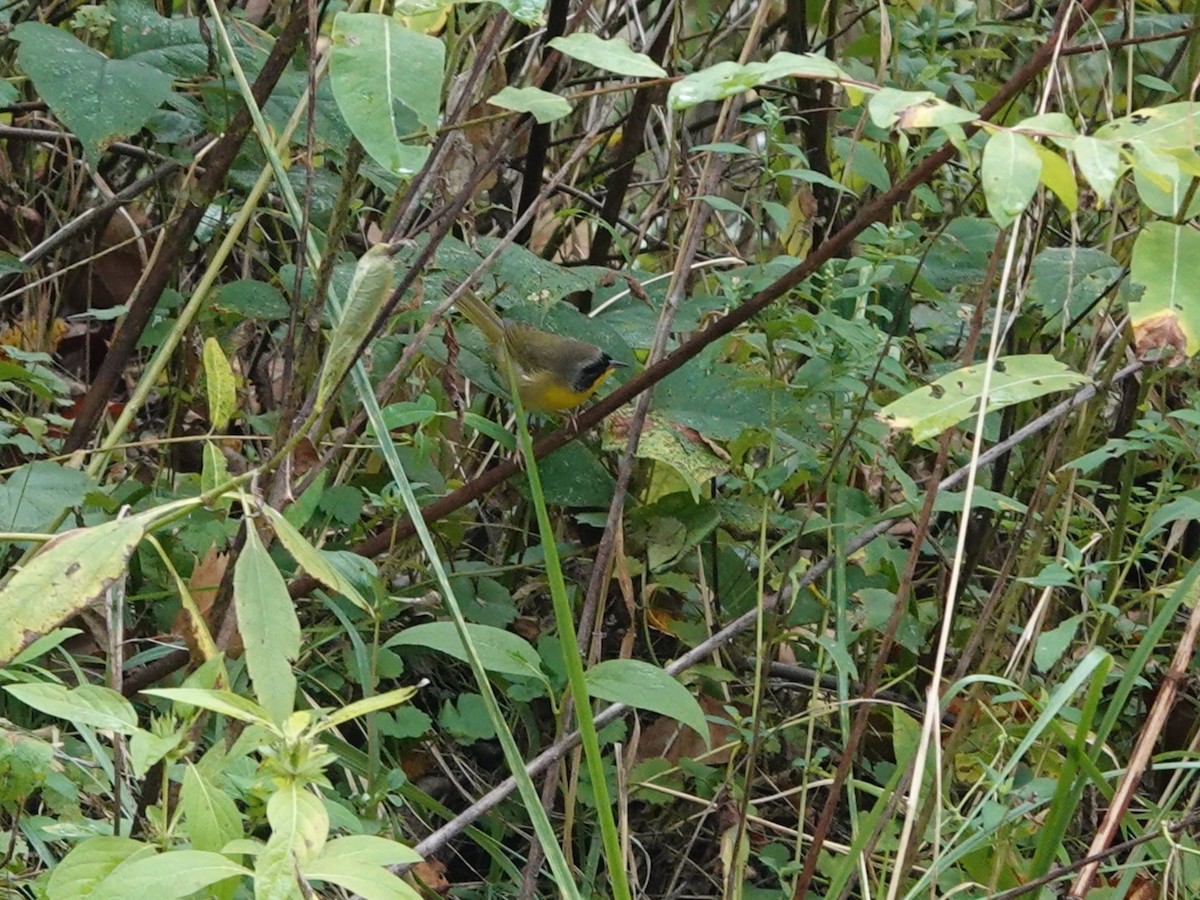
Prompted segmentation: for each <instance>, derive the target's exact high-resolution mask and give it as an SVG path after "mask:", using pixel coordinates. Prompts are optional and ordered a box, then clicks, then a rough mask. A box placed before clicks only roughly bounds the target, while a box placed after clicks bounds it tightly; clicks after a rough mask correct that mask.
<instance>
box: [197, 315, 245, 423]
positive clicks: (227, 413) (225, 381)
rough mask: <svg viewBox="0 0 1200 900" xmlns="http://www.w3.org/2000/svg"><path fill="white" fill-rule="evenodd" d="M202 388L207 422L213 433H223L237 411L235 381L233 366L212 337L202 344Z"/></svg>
mask: <svg viewBox="0 0 1200 900" xmlns="http://www.w3.org/2000/svg"><path fill="white" fill-rule="evenodd" d="M203 358H204V386H205V389H206V390H207V392H208V420H209V421H210V422H211V423H212V427H213V429H214V430H215V431H224V430H225V426H226V425H228V424H229V420H230V419H231V418H233V414H234V412H236V411H237V379H236V378H234V376H233V366H231V365H230V364H229V360H228V359H227V358H226V356H225V351H224V350H222V349H221V344H220V342H219V341H218V340H217V339H216V338H213V337H210V338H208V339H207V340H205V342H204V353H203Z"/></svg>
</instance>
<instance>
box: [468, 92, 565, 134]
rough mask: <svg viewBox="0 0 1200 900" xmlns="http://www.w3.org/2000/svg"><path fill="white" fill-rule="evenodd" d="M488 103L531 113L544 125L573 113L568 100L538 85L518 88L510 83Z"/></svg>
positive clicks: (490, 98) (489, 99)
mask: <svg viewBox="0 0 1200 900" xmlns="http://www.w3.org/2000/svg"><path fill="white" fill-rule="evenodd" d="M488 103H490V104H492V106H499V107H500V108H501V109H511V110H513V111H514V112H522V113H529V114H530V115H531V116H533V118H534V119H536V120H537V121H538V123H539V124H542V125H545V124H546V123H547V122H553V121H554V120H555V119H561V118H563V117H564V116H569V115H570V114H571V104H570V102H569V101H568V100H565V99H564V98H562V97H560V96H558V94H552V93H550V92H549V91H543V90H542V89H541V88H536V87H523V88H517V87H513V86H512V85H509V86H508V87H506V88H504V89H503V90H501V91H500V92H499V93H496V94H493V95H492V96H491V97H489V98H488Z"/></svg>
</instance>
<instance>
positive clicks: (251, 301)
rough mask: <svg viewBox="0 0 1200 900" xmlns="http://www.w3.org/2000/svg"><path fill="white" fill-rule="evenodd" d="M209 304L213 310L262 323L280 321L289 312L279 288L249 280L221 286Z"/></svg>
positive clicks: (245, 279) (213, 294) (214, 292)
mask: <svg viewBox="0 0 1200 900" xmlns="http://www.w3.org/2000/svg"><path fill="white" fill-rule="evenodd" d="M209 303H210V305H211V306H212V307H213V309H217V310H221V311H226V312H231V313H235V314H236V315H238V316H240V317H241V318H244V319H259V320H261V321H264V322H279V321H282V320H283V319H286V318H287V317H288V315H289V314H290V312H291V309H290V308H289V307H288V302H287V300H285V299H284V296H283V294H282V293H280V290H279V288H277V287H275V286H274V285H273V284H267V283H265V282H262V281H254V280H253V279H249V278H244V279H242V280H240V281H231V282H229V283H227V284H223V285H221V286H220V287H219V288H218V289H217V290H215V291H213V293H212V297H211V299H210V301H209Z"/></svg>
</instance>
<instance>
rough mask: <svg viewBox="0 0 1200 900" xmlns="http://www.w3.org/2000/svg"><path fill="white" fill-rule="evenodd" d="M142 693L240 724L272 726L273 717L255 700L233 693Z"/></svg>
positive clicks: (161, 690) (174, 690) (178, 690)
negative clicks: (205, 710) (196, 708)
mask: <svg viewBox="0 0 1200 900" xmlns="http://www.w3.org/2000/svg"><path fill="white" fill-rule="evenodd" d="M142 693H143V694H146V695H148V696H150V697H162V698H163V699H164V700H170V701H171V702H172V703H182V704H186V705H187V706H195V707H198V708H199V709H207V710H208V711H209V712H215V713H220V714H221V715H223V716H229V718H231V719H237V720H238V721H240V722H251V723H254V724H256V725H267V726H269V725H270V724H271V716H270V714H269V713H268V712H267V711H266V710H265V709H263V708H262V707H261V706H259V705H258V704H257V703H255V702H254V701H253V700H249V699H247V698H246V697H241V696H239V695H237V694H235V693H233V692H232V691H209V690H203V689H201V688H151V689H147V690H144V691H142Z"/></svg>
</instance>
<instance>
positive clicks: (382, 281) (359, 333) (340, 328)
mask: <svg viewBox="0 0 1200 900" xmlns="http://www.w3.org/2000/svg"><path fill="white" fill-rule="evenodd" d="M395 272H396V260H395V258H394V257H393V256H392V254H391V252H390V250H389V249H388V246H387V244H375V245H374V246H373V247H371V249H369V250H368V251H367V252H366V253H364V254H363V255H362V257H361V258H360V259H359V260H358V264H357V265H356V266H355V267H354V277H353V279H351V281H350V290H349V291H348V292H347V294H346V303H345V306H344V308H343V309H342V316H341V319H339V320H338V322H337V324H336V325H334V327H333V333H332V334H331V335H330V336H329V349H328V350H327V351H326V352H325V365H324V367H323V368H322V369H321V379H320V381H319V382H318V385H317V400H316V406H317V409H323V408H324V407H325V404H326V403H328V402H329V399H330V398H331V397H332V396H333V392H334V391H335V390H336V389H337V386H338V385H339V384H340V383H341V381H342V377H343V376H344V375H345V374H346V372H347V371H349V369H350V366H351V365H353V364H354V362H355V356H354V354H355V353H357V352H358V350H359V345H360V344H361V343H362V342H363V340H364V339H365V338H366V336H367V334H368V333H369V332H370V330H371V326H372V325H374V324H375V318H376V317H377V316H378V315H379V313H380V311H381V310H382V309H383V305H384V303H385V302H386V301H387V298H388V294H389V293H390V291H391V289H392V278H393V276H394V275H395Z"/></svg>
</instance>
